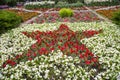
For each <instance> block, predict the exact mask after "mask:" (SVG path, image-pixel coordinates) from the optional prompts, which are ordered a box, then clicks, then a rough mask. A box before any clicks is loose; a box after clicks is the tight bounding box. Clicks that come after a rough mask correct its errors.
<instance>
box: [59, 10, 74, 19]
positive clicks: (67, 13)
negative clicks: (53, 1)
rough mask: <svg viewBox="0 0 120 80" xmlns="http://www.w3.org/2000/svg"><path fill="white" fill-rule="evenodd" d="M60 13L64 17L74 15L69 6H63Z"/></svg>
mask: <svg viewBox="0 0 120 80" xmlns="http://www.w3.org/2000/svg"><path fill="white" fill-rule="evenodd" d="M59 14H60V16H61V17H62V18H64V17H72V16H73V11H72V10H71V9H69V8H62V9H61V10H60V11H59Z"/></svg>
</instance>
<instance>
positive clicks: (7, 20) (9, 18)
mask: <svg viewBox="0 0 120 80" xmlns="http://www.w3.org/2000/svg"><path fill="white" fill-rule="evenodd" d="M21 20H22V18H21V17H20V16H17V15H16V14H15V13H13V12H9V11H5V10H1V11H0V34H1V33H2V32H5V31H6V30H9V29H12V28H15V27H17V26H18V25H19V24H20V23H21Z"/></svg>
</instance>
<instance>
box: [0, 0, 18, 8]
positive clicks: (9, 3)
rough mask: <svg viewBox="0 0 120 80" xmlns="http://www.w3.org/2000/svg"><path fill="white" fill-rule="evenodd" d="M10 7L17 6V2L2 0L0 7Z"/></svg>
mask: <svg viewBox="0 0 120 80" xmlns="http://www.w3.org/2000/svg"><path fill="white" fill-rule="evenodd" d="M5 4H7V5H9V6H11V7H13V6H16V4H17V0H0V5H5Z"/></svg>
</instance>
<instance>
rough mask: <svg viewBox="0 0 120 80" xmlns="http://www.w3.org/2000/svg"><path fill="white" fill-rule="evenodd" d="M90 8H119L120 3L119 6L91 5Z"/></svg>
mask: <svg viewBox="0 0 120 80" xmlns="http://www.w3.org/2000/svg"><path fill="white" fill-rule="evenodd" d="M89 8H91V9H93V10H99V9H100V10H101V9H114V8H116V9H118V8H120V5H117V6H89Z"/></svg>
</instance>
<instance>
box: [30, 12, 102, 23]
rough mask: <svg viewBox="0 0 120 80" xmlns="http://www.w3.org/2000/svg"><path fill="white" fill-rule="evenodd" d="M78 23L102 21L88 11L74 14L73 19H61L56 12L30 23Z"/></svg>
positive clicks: (46, 14)
mask: <svg viewBox="0 0 120 80" xmlns="http://www.w3.org/2000/svg"><path fill="white" fill-rule="evenodd" d="M80 21H85V22H87V21H89V22H90V21H102V19H100V18H98V17H97V16H96V15H95V14H93V13H91V12H90V11H86V12H74V15H73V17H70V18H68V17H65V18H61V17H60V15H59V13H58V12H52V13H45V14H43V15H42V16H39V17H37V18H36V19H35V20H33V21H31V22H30V23H45V22H46V23H50V22H51V23H55V22H80Z"/></svg>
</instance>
